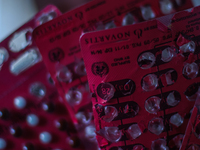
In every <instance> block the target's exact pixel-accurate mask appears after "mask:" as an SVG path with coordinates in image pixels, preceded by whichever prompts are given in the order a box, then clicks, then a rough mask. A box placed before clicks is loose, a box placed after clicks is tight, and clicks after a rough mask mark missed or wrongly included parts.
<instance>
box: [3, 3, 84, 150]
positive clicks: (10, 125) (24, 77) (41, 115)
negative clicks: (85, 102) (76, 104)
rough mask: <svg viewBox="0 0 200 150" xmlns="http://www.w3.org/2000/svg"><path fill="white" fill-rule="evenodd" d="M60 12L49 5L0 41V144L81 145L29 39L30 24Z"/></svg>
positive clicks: (29, 148)
mask: <svg viewBox="0 0 200 150" xmlns="http://www.w3.org/2000/svg"><path fill="white" fill-rule="evenodd" d="M59 15H61V12H60V11H59V10H58V9H57V8H56V7H55V6H53V5H49V6H47V7H46V8H44V9H43V10H41V11H40V12H39V13H37V14H36V15H35V16H34V17H33V18H32V19H31V20H30V21H29V22H27V23H26V24H24V25H23V26H22V27H20V28H19V29H18V30H16V31H15V32H14V33H12V34H11V35H10V36H9V37H7V38H6V39H5V40H4V41H2V43H0V61H1V62H0V63H1V70H0V76H1V79H0V83H1V87H0V91H1V96H0V149H5V150H7V149H9V150H11V149H15V150H16V149H18V150H20V149H23V150H35V149H38V150H58V149H59V150H66V149H74V148H76V149H83V146H82V144H81V143H80V140H79V137H78V134H77V131H76V130H75V127H74V125H73V121H72V119H71V117H70V115H69V113H68V110H67V109H66V108H65V107H64V105H63V102H62V98H61V97H60V96H59V94H58V92H57V90H56V88H55V86H54V82H53V80H52V79H51V77H50V74H49V73H48V72H47V70H46V68H45V66H44V63H43V62H42V57H41V54H40V53H39V51H38V49H37V47H36V45H35V43H34V41H33V39H32V31H33V30H34V28H35V27H37V26H39V25H41V24H43V23H45V22H47V21H49V20H52V19H53V18H55V17H57V16H59Z"/></svg>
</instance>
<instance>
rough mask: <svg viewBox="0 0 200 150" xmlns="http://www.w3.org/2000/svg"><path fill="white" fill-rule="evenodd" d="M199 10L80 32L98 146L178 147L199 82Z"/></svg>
mask: <svg viewBox="0 0 200 150" xmlns="http://www.w3.org/2000/svg"><path fill="white" fill-rule="evenodd" d="M199 12H200V8H199V7H195V8H194V9H190V10H187V11H183V12H180V13H176V14H172V15H168V16H165V17H161V18H158V19H156V20H152V21H148V22H144V23H140V24H135V25H131V26H126V27H121V28H116V29H110V30H106V31H98V32H91V33H86V34H84V35H83V36H82V37H81V40H80V43H81V49H82V54H83V59H84V62H85V66H86V71H87V75H88V81H89V87H90V90H91V91H92V93H93V94H92V95H93V98H92V102H93V113H94V119H95V125H96V130H97V131H96V132H97V140H98V143H99V146H100V147H101V149H106V150H115V149H116V150H121V149H123V150H129V149H130V150H132V149H152V150H157V149H166V150H167V149H179V148H180V146H181V141H182V139H183V136H184V133H185V130H186V126H187V123H188V120H189V116H190V111H191V109H192V108H193V106H194V101H195V99H196V97H197V92H198V87H199V84H197V83H198V81H199V78H198V77H199V63H198V62H199V60H198V57H199V55H198V53H199V50H198V46H199V43H198V36H199V35H200V32H199V25H198V20H199Z"/></svg>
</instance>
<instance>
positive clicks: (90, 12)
mask: <svg viewBox="0 0 200 150" xmlns="http://www.w3.org/2000/svg"><path fill="white" fill-rule="evenodd" d="M165 4H168V6H170V7H169V10H168V12H166V11H165V10H166V9H167V8H165V6H166V5H165ZM191 6H192V3H191V1H185V2H183V1H180V2H179V1H169V0H162V1H161V2H160V1H150V0H143V1H136V0H125V1H120V0H119V1H116V0H107V1H105V0H97V1H92V2H90V3H87V4H85V5H83V6H81V7H79V8H77V9H74V10H72V11H70V12H67V13H65V14H64V15H62V16H60V17H58V18H57V19H55V20H52V21H50V22H48V23H46V24H44V25H42V26H40V27H38V28H36V29H35V30H34V32H33V37H34V39H35V41H36V43H37V45H38V47H39V50H40V52H41V54H42V56H43V60H44V62H45V64H46V67H47V69H48V70H49V72H50V74H51V76H52V79H53V80H54V81H55V85H56V87H57V89H58V91H59V93H60V95H61V96H62V97H63V99H65V100H66V106H67V107H68V108H69V110H71V115H72V116H74V114H76V113H77V112H79V111H80V109H82V108H83V107H87V108H88V106H89V105H91V100H90V99H91V98H90V97H91V95H90V93H89V90H88V88H87V87H88V84H87V77H86V72H85V68H84V62H83V60H82V55H81V51H80V45H79V37H80V35H81V34H82V33H83V32H86V31H90V30H98V29H108V28H113V27H116V26H122V25H127V24H133V23H136V22H140V21H144V20H148V19H152V18H155V17H159V16H162V15H164V14H166V13H171V12H174V11H176V10H179V9H184V8H189V7H191ZM102 10H104V11H102ZM134 13H135V15H136V16H137V17H136V16H134ZM87 110H88V109H87ZM74 121H75V122H77V119H76V117H75V116H74Z"/></svg>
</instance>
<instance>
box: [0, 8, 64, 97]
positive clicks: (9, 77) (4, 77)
mask: <svg viewBox="0 0 200 150" xmlns="http://www.w3.org/2000/svg"><path fill="white" fill-rule="evenodd" d="M59 15H61V12H60V11H59V10H58V9H57V8H56V7H55V6H52V5H49V6H47V7H46V8H44V9H43V10H42V11H40V12H39V13H37V14H36V15H35V16H34V17H33V18H32V19H31V20H30V21H29V22H27V23H26V24H24V25H23V26H22V27H20V28H19V29H17V30H16V31H15V32H13V34H11V35H10V36H8V37H7V38H6V39H5V40H4V41H2V42H1V43H0V56H1V58H0V69H1V70H0V73H1V79H0V83H1V85H4V86H1V87H0V91H1V98H2V97H4V96H5V95H7V94H8V93H10V92H11V91H12V90H14V89H15V88H16V86H18V85H20V84H22V83H23V82H24V81H26V80H27V79H28V78H29V77H30V76H32V75H33V74H34V73H35V72H37V71H38V70H39V69H41V68H44V65H43V63H42V57H41V55H40V53H39V50H38V48H37V47H36V45H35V43H34V42H33V39H32V32H33V29H34V28H35V27H37V26H39V25H41V24H43V23H44V22H46V21H49V20H51V19H53V18H55V17H57V16H59Z"/></svg>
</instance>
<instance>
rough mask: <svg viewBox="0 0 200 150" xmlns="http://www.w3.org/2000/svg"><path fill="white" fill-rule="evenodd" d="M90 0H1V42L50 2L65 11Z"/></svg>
mask: <svg viewBox="0 0 200 150" xmlns="http://www.w3.org/2000/svg"><path fill="white" fill-rule="evenodd" d="M89 1H91V0H0V42H1V41H2V40H3V39H5V38H6V37H7V36H8V35H10V34H11V33H12V32H13V31H15V30H16V29H17V28H19V27H20V26H21V25H23V24H24V23H26V22H27V21H28V20H29V19H31V18H32V17H33V16H34V15H35V14H36V13H37V12H38V11H39V10H41V9H42V8H44V7H45V6H46V5H48V4H53V5H55V6H57V7H58V9H60V10H61V11H62V13H64V12H67V11H69V10H71V9H73V8H76V7H78V6H81V5H83V4H85V3H86V2H89Z"/></svg>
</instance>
